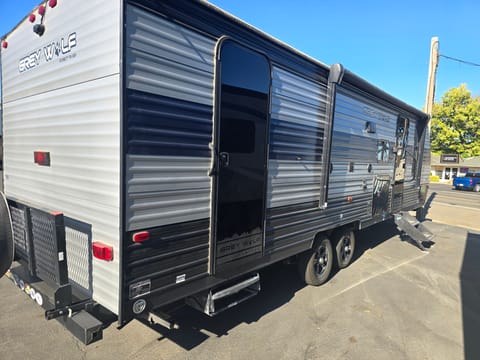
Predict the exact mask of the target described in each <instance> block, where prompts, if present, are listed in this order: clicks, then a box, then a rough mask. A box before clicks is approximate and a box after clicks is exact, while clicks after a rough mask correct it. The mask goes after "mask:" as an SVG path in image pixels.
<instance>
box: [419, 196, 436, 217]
mask: <svg viewBox="0 0 480 360" xmlns="http://www.w3.org/2000/svg"><path fill="white" fill-rule="evenodd" d="M435 196H437V193H436V192H435V191H434V192H432V193H431V194H430V196H429V197H428V199H427V201H425V205H424V206H423V210H422V211H421V216H420V218H419V219H418V220H420V221H425V220H427V215H428V211H429V210H430V208H431V207H432V202H433V200H434V199H435ZM428 220H431V219H428Z"/></svg>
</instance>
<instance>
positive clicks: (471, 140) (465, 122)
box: [431, 84, 480, 157]
mask: <svg viewBox="0 0 480 360" xmlns="http://www.w3.org/2000/svg"><path fill="white" fill-rule="evenodd" d="M431 129H432V134H431V147H432V152H437V153H443V154H447V153H451V154H453V153H457V154H460V155H461V156H462V157H471V156H480V98H478V97H477V98H473V97H472V95H471V93H470V91H469V90H468V89H467V86H466V85H465V84H462V85H460V86H459V87H457V88H452V89H450V90H448V91H447V92H446V93H445V94H444V95H443V97H442V101H441V103H438V104H434V106H433V111H432V126H431Z"/></svg>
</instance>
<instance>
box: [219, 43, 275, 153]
mask: <svg viewBox="0 0 480 360" xmlns="http://www.w3.org/2000/svg"><path fill="white" fill-rule="evenodd" d="M221 60H222V63H221V84H222V87H221V89H222V90H221V111H220V116H221V121H220V128H221V137H220V148H221V149H222V151H225V152H228V153H244V154H250V153H254V152H256V147H255V143H256V142H260V146H261V147H262V148H263V146H264V140H265V139H264V138H263V133H260V134H258V133H257V126H256V124H257V123H258V122H260V123H264V122H265V121H266V119H267V117H268V94H269V90H270V67H269V64H268V61H267V60H266V58H265V57H264V56H262V55H260V54H258V53H255V52H253V51H250V50H248V49H246V48H244V47H241V46H240V45H238V44H236V43H233V42H230V41H227V42H225V43H224V45H223V46H222V56H221ZM259 150H262V149H259ZM260 153H261V151H260Z"/></svg>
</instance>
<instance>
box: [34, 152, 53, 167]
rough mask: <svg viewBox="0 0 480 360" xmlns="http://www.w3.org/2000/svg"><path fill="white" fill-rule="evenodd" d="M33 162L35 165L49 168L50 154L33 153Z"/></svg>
mask: <svg viewBox="0 0 480 360" xmlns="http://www.w3.org/2000/svg"><path fill="white" fill-rule="evenodd" d="M33 160H34V161H35V164H38V165H42V166H50V153H49V152H47V151H34V152H33Z"/></svg>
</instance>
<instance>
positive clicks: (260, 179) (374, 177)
mask: <svg viewBox="0 0 480 360" xmlns="http://www.w3.org/2000/svg"><path fill="white" fill-rule="evenodd" d="M1 71H2V73H1V79H2V84H1V85H2V101H1V103H2V111H3V113H2V114H3V119H2V121H3V140H4V143H3V145H4V173H3V176H4V198H3V200H5V201H1V202H0V203H1V206H0V221H1V224H0V226H1V227H0V229H1V231H0V232H1V234H0V249H1V251H0V254H1V255H0V260H1V261H0V265H1V266H0V268H1V270H3V272H2V273H5V272H6V274H7V276H8V277H10V278H11V279H12V280H13V281H14V282H15V283H16V284H17V285H18V286H19V287H20V288H21V289H22V290H24V291H25V292H27V293H28V294H29V295H30V296H31V297H32V299H34V300H35V301H36V302H37V303H38V304H39V305H42V306H43V307H44V308H45V309H46V317H47V319H53V318H56V319H58V320H59V321H61V322H62V323H63V324H64V325H65V326H66V327H67V328H68V329H70V330H71V331H72V332H73V333H74V334H75V335H76V336H77V337H78V338H79V339H81V340H82V341H84V342H85V343H90V342H93V341H95V340H98V339H100V338H101V336H102V322H101V321H100V320H99V319H98V318H97V317H95V309H96V308H98V307H102V308H105V309H107V310H109V311H110V312H112V313H113V314H115V315H116V316H118V322H119V324H120V325H124V324H126V323H128V322H129V321H131V320H132V319H134V318H145V319H155V318H161V316H160V315H159V314H162V308H163V307H164V306H167V305H169V304H172V303H174V302H178V301H184V302H186V303H187V304H189V305H192V306H194V307H195V308H197V309H200V310H201V311H204V312H205V313H206V314H208V315H211V316H213V315H215V314H217V313H219V312H221V311H223V310H226V309H229V308H231V307H232V306H234V305H236V304H238V303H240V302H241V301H244V300H246V299H248V298H249V297H251V296H253V295H255V294H257V293H258V291H259V290H260V276H259V270H260V269H262V268H264V267H266V266H268V265H270V264H273V263H276V262H279V261H282V260H286V259H293V260H295V261H297V263H298V269H299V273H300V275H301V276H302V278H303V279H304V281H305V282H306V283H307V284H311V285H320V284H322V283H324V282H325V281H327V280H328V277H329V275H330V272H331V270H332V267H337V268H344V267H346V266H348V265H349V263H350V262H351V260H352V256H353V253H354V250H355V232H356V231H357V230H359V229H363V228H365V227H368V226H371V225H373V224H376V223H378V222H381V221H385V220H386V219H390V218H392V217H393V218H394V219H395V220H396V222H397V224H398V226H399V227H400V228H402V229H403V230H405V229H407V230H408V231H410V233H411V234H414V233H415V232H416V233H419V232H420V231H421V229H420V230H419V229H418V228H416V227H414V226H413V225H412V224H411V223H410V220H411V219H410V218H408V215H407V213H406V212H407V211H409V210H416V209H419V208H421V207H422V205H423V203H424V201H425V197H426V192H427V186H428V185H427V184H428V181H429V172H430V171H429V168H430V166H429V161H430V160H429V156H430V151H429V138H428V127H427V123H428V116H427V115H426V114H424V113H423V112H421V111H419V110H417V109H415V108H413V107H412V106H409V105H407V104H405V103H403V102H402V101H400V100H398V99H396V98H394V97H392V96H390V95H388V94H387V93H385V92H383V91H382V90H380V89H378V88H376V87H375V86H373V85H371V84H369V83H368V82H367V81H365V80H363V79H361V78H360V77H358V76H356V75H355V74H353V73H352V72H350V71H348V70H346V69H344V68H343V67H342V66H341V65H339V64H335V65H332V66H331V67H329V66H326V65H324V64H323V63H321V62H319V61H317V60H315V59H313V58H311V57H309V56H307V55H305V54H303V53H301V52H300V51H298V50H296V49H294V48H292V47H290V46H288V45H286V44H284V43H282V42H281V41H279V40H277V39H275V38H273V37H271V36H269V35H268V34H265V33H264V32H262V31H260V30H259V29H256V28H254V27H253V26H251V25H249V24H247V23H245V22H243V21H241V20H240V19H238V18H236V17H234V16H232V15H230V14H228V13H226V12H224V11H223V10H221V9H219V8H217V7H215V6H213V5H211V4H209V3H208V2H205V1H186V0H175V1H173V0H171V1H152V0H124V1H122V0H117V1H100V0H91V1H87V2H85V1H78V0H69V1H62V0H59V1H53V0H50V1H45V2H42V4H41V5H40V6H39V7H37V8H36V9H34V10H33V12H32V14H31V15H30V16H28V17H26V18H25V19H24V20H23V21H21V22H20V23H19V24H18V25H17V26H16V27H15V28H14V29H13V30H12V31H11V32H10V33H8V34H6V35H5V36H4V37H3V38H2V48H1ZM407 230H405V231H406V232H407V233H408V231H407ZM416 233H415V234H416ZM412 236H415V235H412ZM418 236H420V235H418ZM422 236H423V235H422ZM417 240H418V237H417ZM424 240H426V238H422V237H421V236H420V240H419V241H418V243H419V246H420V247H422V248H423V245H422V241H423V243H424ZM14 257H15V259H16V260H17V262H16V263H15V265H14V266H12V265H11V263H12V260H13V258H14Z"/></svg>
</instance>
